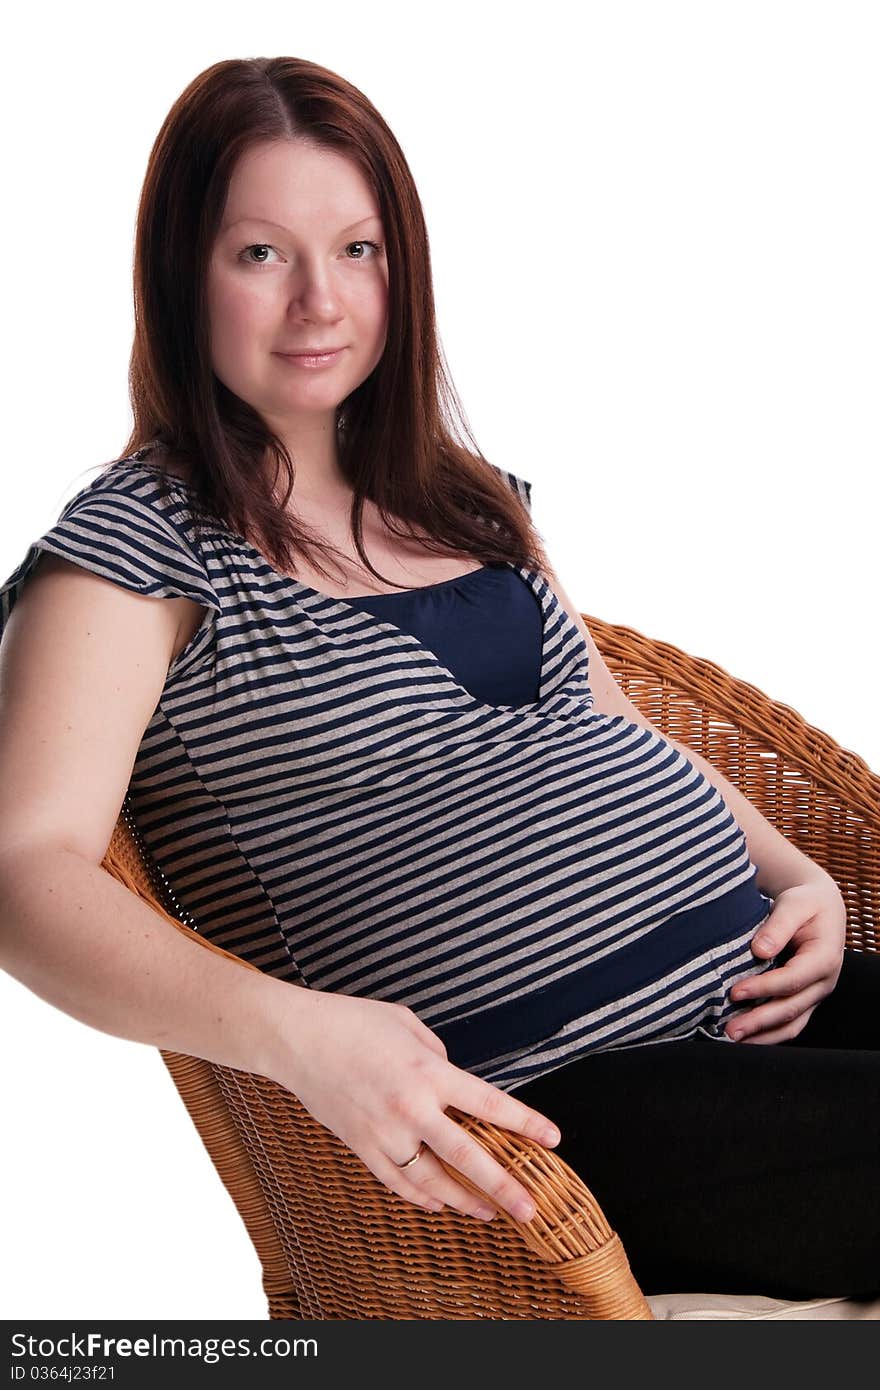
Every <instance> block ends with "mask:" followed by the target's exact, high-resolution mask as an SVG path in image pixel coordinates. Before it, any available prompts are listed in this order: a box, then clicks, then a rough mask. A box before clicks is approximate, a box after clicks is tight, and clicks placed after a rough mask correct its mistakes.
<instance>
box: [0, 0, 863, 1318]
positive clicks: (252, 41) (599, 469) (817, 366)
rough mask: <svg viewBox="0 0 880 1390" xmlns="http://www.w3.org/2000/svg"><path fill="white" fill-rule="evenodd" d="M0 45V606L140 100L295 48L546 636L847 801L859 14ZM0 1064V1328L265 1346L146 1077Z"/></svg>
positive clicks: (636, 7) (62, 463)
mask: <svg viewBox="0 0 880 1390" xmlns="http://www.w3.org/2000/svg"><path fill="white" fill-rule="evenodd" d="M426 23H429V24H430V28H427V27H426V28H421V27H420V26H421V25H423V24H426ZM130 26H134V28H132V27H130ZM10 29H12V30H13V32H12V33H11V34H10V43H9V47H8V51H9V53H10V56H11V58H12V57H13V55H17V56H15V57H14V60H13V61H10V62H9V64H8V65H7V68H6V72H5V78H4V84H3V93H2V101H3V107H4V110H3V117H4V120H3V130H4V150H3V154H4V169H5V186H6V193H7V208H6V213H5V215H4V217H3V219H2V236H3V243H4V244H3V267H4V300H5V315H4V319H5V322H4V329H3V334H4V338H5V343H4V348H5V351H4V358H5V371H4V377H5V384H6V387H7V399H6V408H5V412H4V415H5V420H4V434H5V438H6V446H5V450H6V472H5V492H6V502H7V506H6V508H5V509H4V513H3V516H2V520H0V578H6V577H7V576H8V575H9V574H10V573H11V572H12V571H13V569H15V568H16V567H17V566H18V564H19V563H20V562H21V560H22V559H23V557H24V553H25V551H26V548H27V546H28V544H29V542H30V541H31V540H33V539H36V538H37V537H38V536H39V535H41V534H42V533H43V532H44V531H45V530H47V529H48V528H49V527H50V526H51V525H52V524H53V522H54V521H55V520H56V518H57V515H58V512H59V510H60V508H61V506H62V505H63V503H64V502H65V501H66V500H67V499H68V498H69V497H70V496H72V495H73V494H74V493H75V492H77V491H79V489H80V488H81V487H83V486H84V485H85V484H86V483H87V482H88V481H90V479H91V478H92V477H94V472H92V471H90V470H92V469H93V467H94V465H96V464H99V463H101V462H102V461H105V460H109V459H110V458H112V457H114V456H115V455H117V454H118V453H119V452H120V450H121V448H122V445H123V443H124V441H125V438H126V436H127V432H128V427H129V408H128V399H127V394H126V371H127V365H128V354H129V349H130V342H131V331H132V317H131V288H130V272H131V253H132V239H133V229H134V220H135V210H136V204H137V198H138V193H139V189H140V184H141V180H142V178H143V174H144V170H145V167H146V162H147V158H148V155H149V151H150V148H151V145H152V142H153V140H154V138H155V136H156V134H157V132H158V129H159V127H160V125H161V123H162V121H163V119H164V118H165V115H166V113H167V111H168V109H169V107H170V106H171V105H172V103H173V102H174V101H175V100H176V98H177V97H178V95H179V93H180V92H181V91H182V90H183V88H184V87H185V86H186V85H187V84H188V83H189V82H190V80H191V79H192V78H193V77H194V76H195V75H196V74H197V73H198V72H201V71H202V70H203V69H204V68H206V67H208V66H209V65H210V64H212V63H214V62H216V61H218V60H219V59H221V58H230V57H255V56H273V55H278V54H292V55H296V56H299V57H305V58H310V59H311V60H313V61H316V62H319V63H322V64H324V65H325V66H327V67H330V68H332V69H334V70H335V71H337V72H339V73H341V74H342V75H343V76H345V77H346V78H348V79H349V80H350V81H352V82H354V83H355V84H356V85H357V86H359V87H360V88H361V89H362V90H363V91H364V92H365V93H366V95H367V96H368V97H369V98H370V99H371V100H372V101H373V103H374V104H375V105H376V106H377V107H378V109H379V110H380V111H381V112H382V114H383V115H384V116H385V118H386V120H387V121H388V122H389V124H390V126H391V127H392V129H393V130H394V131H395V134H396V135H397V137H398V139H399V141H400V143H401V145H402V147H403V150H404V153H405V155H406V157H407V160H408V162H409V164H410V167H411V168H412V171H413V174H414V176H415V179H416V183H417V186H418V188H419V191H420V194H421V197H422V200H423V203H424V207H425V213H426V217H427V222H428V228H429V233H430V237H431V251H432V259H433V265H434V273H435V292H436V302H437V310H438V319H439V327H440V333H441V340H442V344H443V347H444V350H445V353H446V356H447V359H448V362H449V365H450V369H451V372H452V376H453V380H454V382H455V384H456V387H457V389H458V391H459V394H460V397H461V399H462V402H463V405H464V408H465V411H466V414H467V417H468V419H469V422H470V424H471V426H472V428H473V431H474V433H475V436H476V439H477V441H478V443H479V445H480V447H481V448H482V450H483V452H484V453H485V454H486V455H487V457H488V458H490V459H491V460H492V461H494V462H497V463H500V464H503V465H504V466H505V467H507V468H510V469H512V470H513V471H514V472H517V473H519V474H521V475H522V476H524V477H526V478H528V479H529V480H530V481H531V482H532V484H533V508H534V513H535V516H536V520H537V522H538V526H539V528H540V530H541V531H542V533H543V535H544V538H545V540H546V542H547V545H548V551H549V554H550V558H551V561H553V562H554V563H555V566H556V568H557V570H558V572H559V574H560V577H561V579H562V582H563V584H564V585H565V587H566V589H567V590H568V591H569V593H570V594H571V596H572V597H573V599H574V600H575V602H576V603H577V604H578V606H579V608H581V609H582V611H584V612H585V613H587V614H588V615H589V614H595V615H597V616H600V617H602V618H605V619H608V620H611V621H613V622H618V623H625V624H627V625H628V626H631V627H634V628H636V629H638V630H639V631H641V632H644V633H646V634H648V635H650V636H652V637H655V638H662V639H664V640H666V641H669V642H672V643H674V644H676V645H677V646H680V647H683V648H685V649H686V650H687V651H690V652H692V653H693V654H695V655H698V656H703V657H709V658H710V659H712V660H713V661H716V662H718V663H719V664H720V665H721V666H722V667H724V668H725V669H726V670H727V671H729V672H730V673H731V674H733V675H736V676H739V677H741V678H743V679H746V680H748V681H750V682H751V683H753V684H754V685H756V686H758V687H759V688H760V689H762V690H763V691H765V692H766V693H767V694H768V695H770V696H771V697H773V698H775V699H777V700H781V701H783V702H785V703H786V704H788V705H790V706H791V707H792V708H793V709H795V710H796V711H797V712H798V713H800V714H801V715H802V716H803V717H804V718H805V719H807V720H808V721H809V722H810V723H812V724H815V725H816V726H818V727H819V728H821V729H823V730H825V731H826V732H827V733H829V734H830V735H831V736H832V737H833V738H835V739H836V740H837V741H838V742H839V743H840V744H842V745H843V747H845V748H848V749H851V750H853V751H855V752H857V753H859V754H860V755H861V756H862V757H863V758H864V759H865V761H866V762H867V763H868V764H869V766H870V767H871V768H872V769H873V770H874V771H880V729H878V718H877V705H876V696H877V691H878V689H880V684H878V676H880V669H878V658H877V640H878V634H877V622H876V596H877V565H876V549H877V474H878V456H880V417H878V409H877V404H878V397H877V380H878V367H880V331H878V323H880V269H878V265H880V262H878V256H877V247H878V246H880V226H878V223H880V180H878V177H877V170H878V153H880V149H878V146H880V87H878V83H877V73H878V71H880V11H878V7H877V6H876V5H875V4H872V3H869V2H866V3H851V2H848V0H824V3H806V2H805V0H790V2H784V0H759V3H754V0H735V3H733V2H731V3H712V0H693V3H681V2H680V0H673V2H669V0H667V2H666V3H650V2H643V3H615V4H596V3H581V4H579V5H572V4H570V3H560V0H544V3H542V4H541V5H540V6H532V5H515V4H510V3H480V4H474V3H472V2H471V3H467V4H460V3H451V2H450V0H445V3H444V5H443V6H442V7H440V8H437V7H429V8H427V9H419V8H417V7H413V6H412V5H406V6H404V5H398V4H394V3H389V0H366V3H357V4H354V3H349V2H348V0H334V3H333V4H332V5H326V6H322V5H317V4H315V5H311V6H302V5H296V6H294V5H290V4H289V3H277V2H276V0H264V3H263V4H262V5H260V6H249V5H242V4H240V3H236V4H230V3H218V2H217V0H214V3H212V4H210V5H208V4H181V3H174V4H167V3H152V4H150V5H149V6H147V7H140V8H139V9H137V10H133V9H130V8H128V7H115V6H114V7H110V6H107V7H106V8H105V7H103V6H100V5H97V4H93V3H92V4H90V3H85V4H83V3H80V4H78V5H76V6H74V7H70V8H67V7H61V6H60V5H57V6H55V7H54V8H53V7H51V6H50V7H49V8H48V11H47V7H46V6H45V5H43V6H40V7H38V8H37V7H31V8H30V9H27V10H26V11H25V14H24V17H22V15H21V11H16V17H15V19H14V22H13V24H12V25H10V24H9V23H8V24H7V32H9V30H10ZM10 499H12V504H11V505H10ZM0 1043H2V1056H3V1059H4V1069H3V1092H4V1094H3V1110H4V1113H5V1118H6V1120H7V1122H8V1123H7V1129H6V1140H5V1144H4V1145H3V1172H2V1189H3V1194H4V1203H3V1218H2V1221H3V1229H2V1257H0V1258H2V1271H0V1316H2V1317H4V1318H14V1317H26V1318H31V1319H34V1318H55V1317H57V1318H83V1317H92V1318H94V1317H101V1318H104V1319H109V1318H132V1317H139V1318H147V1319H152V1318H155V1319H159V1318H174V1317H177V1318H184V1317H186V1318H188V1317H193V1318H200V1317H205V1318H212V1319H215V1318H216V1319H221V1318H264V1317H266V1315H267V1310H266V1304H265V1299H264V1296H263V1292H262V1288H261V1282H260V1269H259V1265H258V1262H257V1258H256V1255H255V1253H254V1251H253V1248H252V1246H251V1244H250V1241H249V1239H248V1237H247V1235H246V1233H245V1231H244V1227H243V1226H242V1225H241V1222H240V1220H239V1217H238V1215H237V1213H236V1211H235V1209H234V1207H233V1205H232V1203H231V1200H230V1199H229V1198H228V1196H227V1195H226V1192H225V1190H224V1189H223V1188H222V1186H221V1184H220V1181H219V1179H218V1178H217V1176H216V1174H215V1171H214V1169H213V1167H212V1166H211V1164H210V1162H209V1160H208V1158H207V1156H206V1154H205V1152H204V1150H203V1149H202V1146H201V1143H200V1141H199V1139H198V1136H197V1134H196V1132H195V1130H194V1128H193V1127H192V1125H191V1122H190V1121H189V1118H188V1116H187V1115H186V1112H185V1111H184V1109H183V1106H182V1104H181V1102H180V1101H179V1099H178V1097H177V1093H176V1091H175V1090H174V1089H173V1086H172V1083H171V1079H170V1077H169V1076H168V1074H167V1072H166V1071H165V1068H164V1066H163V1064H162V1062H161V1059H160V1057H159V1054H158V1052H157V1051H155V1050H154V1049H152V1048H150V1047H146V1046H142V1045H140V1044H135V1043H130V1042H128V1041H125V1040H122V1039H118V1038H115V1037H111V1036H109V1035H107V1034H104V1033H101V1032H98V1031H96V1030H94V1029H90V1028H88V1027H86V1026H84V1025H83V1024H80V1023H78V1022H77V1021H75V1020H74V1019H72V1018H70V1017H68V1016H67V1015H65V1014H63V1013H61V1012H59V1011H58V1010H56V1009H54V1008H53V1007H51V1006H49V1005H48V1004H46V1003H44V1002H43V1001H42V1000H40V999H39V998H37V997H36V996H34V995H32V994H31V993H29V992H28V991H27V990H25V989H24V988H23V986H21V985H20V984H19V983H18V982H17V981H16V980H14V979H12V978H11V977H10V976H8V975H5V974H2V973H0ZM585 1177H586V1178H587V1181H589V1175H588V1174H587V1175H585ZM743 1292H760V1291H759V1290H743Z"/></svg>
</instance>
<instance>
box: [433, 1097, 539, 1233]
mask: <svg viewBox="0 0 880 1390" xmlns="http://www.w3.org/2000/svg"><path fill="white" fill-rule="evenodd" d="M428 1142H429V1144H430V1146H431V1148H432V1149H433V1151H434V1153H435V1154H436V1155H437V1157H438V1158H439V1159H442V1160H443V1161H444V1163H446V1164H448V1165H449V1168H451V1169H452V1176H453V1177H454V1176H457V1175H459V1174H460V1175H461V1176H462V1177H464V1178H467V1179H468V1181H469V1182H471V1183H473V1185H474V1187H475V1188H478V1189H479V1192H480V1194H481V1196H482V1197H488V1198H489V1200H490V1201H491V1202H493V1203H494V1204H495V1206H497V1207H499V1208H501V1209H502V1210H504V1211H506V1212H507V1213H508V1214H509V1215H510V1216H512V1217H513V1218H514V1220H516V1221H530V1220H531V1219H532V1217H533V1216H534V1214H535V1203H534V1200H533V1198H532V1197H531V1195H530V1194H529V1191H528V1189H527V1188H526V1187H524V1186H523V1185H522V1183H519V1182H517V1180H516V1178H515V1177H514V1176H513V1174H512V1173H510V1172H508V1170H507V1169H506V1168H505V1167H503V1166H502V1164H500V1163H499V1162H498V1161H497V1160H496V1159H494V1158H493V1157H492V1155H491V1154H490V1153H489V1152H488V1150H486V1149H485V1148H484V1147H483V1145H482V1144H481V1143H480V1142H479V1140H478V1139H476V1138H475V1137H474V1136H473V1135H472V1134H469V1133H468V1131H467V1130H465V1129H463V1128H462V1126H461V1125H460V1124H457V1123H456V1121H455V1120H452V1119H450V1118H449V1117H448V1116H445V1115H443V1116H441V1117H440V1119H439V1121H438V1122H435V1124H434V1126H433V1127H432V1130H431V1134H430V1137H429V1139H428ZM464 1190H465V1191H468V1190H469V1189H467V1188H465V1189H464Z"/></svg>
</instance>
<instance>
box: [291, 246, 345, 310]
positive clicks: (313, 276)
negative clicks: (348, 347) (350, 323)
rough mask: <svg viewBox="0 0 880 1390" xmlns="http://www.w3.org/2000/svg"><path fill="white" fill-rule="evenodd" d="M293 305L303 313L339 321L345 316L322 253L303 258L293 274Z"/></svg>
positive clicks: (294, 308)
mask: <svg viewBox="0 0 880 1390" xmlns="http://www.w3.org/2000/svg"><path fill="white" fill-rule="evenodd" d="M290 308H291V309H292V310H294V311H295V312H297V313H299V314H300V315H301V316H304V317H307V318H310V319H317V320H321V321H323V322H326V323H335V322H337V321H338V320H339V319H340V318H341V317H342V306H341V304H340V301H339V294H338V291H337V288H336V286H335V284H334V282H333V276H332V273H331V271H330V268H329V267H328V266H327V265H326V263H323V262H322V261H321V260H320V259H319V258H318V257H312V258H311V259H309V260H305V259H304V260H302V261H301V262H300V264H299V266H297V268H296V271H295V272H294V276H293V284H292V288H291V293H290Z"/></svg>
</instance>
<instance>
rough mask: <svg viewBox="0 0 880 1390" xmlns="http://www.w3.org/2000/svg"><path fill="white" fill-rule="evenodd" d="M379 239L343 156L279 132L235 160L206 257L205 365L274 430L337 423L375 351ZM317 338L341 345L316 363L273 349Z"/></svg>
mask: <svg viewBox="0 0 880 1390" xmlns="http://www.w3.org/2000/svg"><path fill="white" fill-rule="evenodd" d="M384 240H385V237H384V231H383V227H382V223H381V221H380V219H379V208H378V204H377V202H376V199H375V197H374V196H373V192H372V190H371V188H370V186H369V184H368V183H367V181H366V179H365V178H364V177H363V175H362V174H361V172H360V170H359V169H358V167H357V165H356V164H354V163H352V162H351V161H350V160H349V159H347V158H345V156H343V155H341V154H338V153H336V152H335V151H331V150H327V149H320V148H317V147H316V146H314V145H310V144H308V143H307V142H305V141H304V140H284V141H271V142H263V143H261V144H259V145H256V146H253V147H251V149H249V150H248V151H246V153H245V154H243V155H242V157H241V159H240V160H239V161H238V164H237V165H236V167H235V169H234V171H233V175H232V179H231V182H230V186H229V192H228V196H227V200H226V206H225V209H224V213H223V219H222V223H221V226H220V229H219V232H218V234H217V237H216V240H215V242H214V247H213V250H212V254H211V259H210V264H209V267H208V284H207V292H208V315H209V322H210V332H211V357H212V364H213V368H214V371H215V373H216V375H217V376H218V377H219V378H220V380H221V381H222V382H223V383H224V385H225V386H227V387H228V388H229V390H230V391H232V392H234V393H235V395H237V396H239V397H240V398H241V399H242V400H244V401H247V402H248V404H249V405H252V406H253V407H254V409H256V410H257V411H258V412H259V413H260V415H262V416H263V418H264V419H265V420H266V422H267V423H268V424H269V426H270V427H271V428H272V429H274V430H275V431H276V433H278V434H279V435H280V436H281V437H282V439H283V438H284V437H285V435H286V436H288V438H291V439H292V440H295V439H296V438H297V437H298V436H301V435H302V432H303V431H304V430H305V431H309V430H310V429H311V428H312V427H314V426H318V427H319V428H320V429H322V430H323V429H327V428H328V427H329V426H330V425H335V418H336V416H335V412H336V407H337V406H338V405H339V403H340V402H341V401H343V400H344V399H345V397H346V396H348V395H349V394H350V393H351V392H352V391H353V390H354V389H355V387H357V386H359V385H360V383H361V382H362V381H364V380H365V378H366V377H368V376H369V374H370V372H372V370H373V368H374V367H375V366H376V364H377V362H378V361H379V359H380V357H381V356H382V352H383V350H384V347H385V335H386V329H387V304H388V265H387V262H386V259H385V253H384V250H383V249H381V248H382V247H383V244H384ZM377 247H378V248H379V249H377ZM316 348H317V349H325V350H326V349H330V348H336V349H341V351H340V352H338V354H337V356H336V357H335V358H333V359H332V361H331V362H329V363H328V364H326V365H313V364H309V363H308V362H306V361H302V360H300V361H297V360H296V359H295V358H291V357H289V356H284V355H283V354H285V353H287V354H290V353H302V352H303V351H304V350H305V349H316Z"/></svg>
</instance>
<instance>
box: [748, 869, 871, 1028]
mask: <svg viewBox="0 0 880 1390" xmlns="http://www.w3.org/2000/svg"><path fill="white" fill-rule="evenodd" d="M765 942H766V944H765ZM789 943H790V944H791V946H793V948H794V950H793V952H792V954H791V955H790V956H789V957H788V958H787V959H786V961H785V964H784V965H782V966H779V967H778V968H776V969H773V970H765V971H764V972H763V973H762V974H760V975H750V976H749V978H748V979H747V980H741V981H740V982H739V984H736V985H734V986H733V988H732V989H731V991H730V998H731V999H733V1000H734V1001H735V1002H737V1003H739V1002H740V1001H741V1000H742V1001H745V1002H750V1001H751V1000H753V999H754V1000H757V1001H759V1002H758V1006H757V1007H753V1008H750V1009H748V1010H747V1011H746V1012H744V1013H740V1014H737V1016H736V1017H735V1018H733V1019H731V1021H730V1023H729V1024H728V1025H727V1028H726V1029H725V1032H726V1033H727V1035H728V1037H730V1038H734V1039H739V1040H740V1041H742V1042H753V1043H778V1042H785V1041H786V1040H787V1039H789V1038H795V1037H797V1035H798V1033H800V1032H801V1030H802V1029H803V1028H805V1027H806V1025H807V1022H808V1020H809V1017H810V1015H811V1014H812V1012H813V1010H814V1009H815V1007H816V1005H817V1004H819V1003H821V1002H822V1000H823V999H824V998H825V996H826V995H828V994H830V993H831V991H832V990H833V989H834V987H835V985H836V984H837V981H838V978H839V976H840V970H841V966H842V965H843V952H844V948H845V945H846V904H845V903H844V901H843V897H842V895H841V893H840V890H839V888H838V887H837V885H836V884H835V883H834V881H833V879H830V878H829V879H828V880H827V881H826V880H825V879H815V880H810V881H809V882H808V883H799V884H796V885H795V886H794V887H793V888H786V889H785V890H784V892H782V893H780V894H779V896H778V897H777V898H776V900H775V902H774V904H773V910H772V912H771V913H770V916H769V917H768V918H767V920H766V922H763V923H762V924H761V926H760V927H759V929H758V931H757V933H756V935H755V937H754V938H753V940H752V950H753V952H754V953H755V955H757V956H758V957H759V958H765V957H772V956H777V955H779V953H780V951H781V950H782V949H783V947H784V946H786V945H787V944H789ZM777 996H782V998H781V1000H780V1001H779V1002H769V1003H766V1004H763V1003H760V1000H762V999H764V998H765V997H766V998H767V999H769V1000H771V1001H773V1000H776V998H777Z"/></svg>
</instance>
